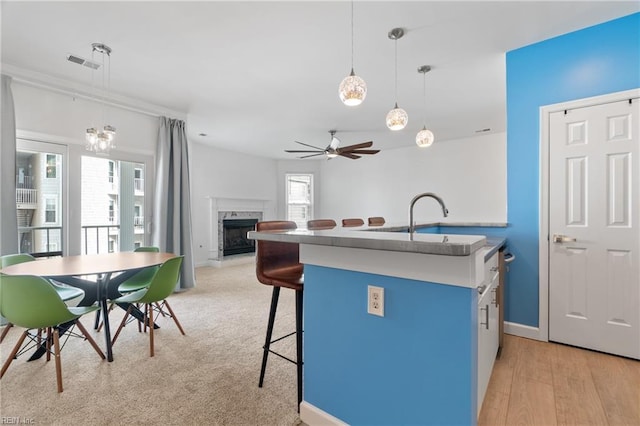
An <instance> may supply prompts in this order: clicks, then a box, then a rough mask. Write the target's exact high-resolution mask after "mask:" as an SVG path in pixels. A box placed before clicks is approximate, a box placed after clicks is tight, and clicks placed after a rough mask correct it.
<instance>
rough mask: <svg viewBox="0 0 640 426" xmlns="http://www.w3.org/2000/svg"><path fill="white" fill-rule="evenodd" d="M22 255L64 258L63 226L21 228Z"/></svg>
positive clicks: (19, 233) (19, 228)
mask: <svg viewBox="0 0 640 426" xmlns="http://www.w3.org/2000/svg"><path fill="white" fill-rule="evenodd" d="M18 236H19V240H20V253H29V254H31V255H32V256H33V257H51V256H62V226H19V227H18Z"/></svg>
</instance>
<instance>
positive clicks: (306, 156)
mask: <svg viewBox="0 0 640 426" xmlns="http://www.w3.org/2000/svg"><path fill="white" fill-rule="evenodd" d="M318 155H324V152H321V153H320V154H311V155H303V156H302V157H298V158H309V157H317V156H318Z"/></svg>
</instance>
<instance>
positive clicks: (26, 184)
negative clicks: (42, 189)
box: [16, 175, 35, 189]
mask: <svg viewBox="0 0 640 426" xmlns="http://www.w3.org/2000/svg"><path fill="white" fill-rule="evenodd" d="M16 188H24V189H35V186H34V180H33V176H22V179H20V175H16Z"/></svg>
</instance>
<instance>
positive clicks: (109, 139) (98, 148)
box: [85, 43, 116, 154]
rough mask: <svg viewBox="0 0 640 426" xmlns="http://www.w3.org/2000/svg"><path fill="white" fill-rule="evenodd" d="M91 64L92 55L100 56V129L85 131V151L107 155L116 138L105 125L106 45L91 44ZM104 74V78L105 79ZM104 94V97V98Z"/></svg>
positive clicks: (108, 87) (108, 84)
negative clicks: (97, 54) (98, 54)
mask: <svg viewBox="0 0 640 426" xmlns="http://www.w3.org/2000/svg"><path fill="white" fill-rule="evenodd" d="M91 47H92V51H91V62H95V58H94V55H95V53H96V52H98V53H100V54H101V55H102V95H101V97H102V99H103V101H102V125H103V126H102V128H100V126H98V128H96V127H95V126H91V127H90V128H88V129H87V132H86V134H85V139H86V145H85V147H86V149H87V151H93V152H95V153H98V154H108V153H109V151H111V149H113V148H115V144H114V142H113V140H114V138H115V136H116V128H115V127H113V126H112V125H110V124H106V109H107V107H106V105H105V99H107V98H108V97H109V94H110V91H111V48H110V47H109V46H107V45H106V44H102V43H92V44H91ZM105 57H106V59H107V60H108V63H109V65H108V68H109V69H108V70H107V71H105ZM94 74H95V69H92V71H91V84H92V86H93V82H94ZM105 74H106V77H105ZM105 94H106V96H105Z"/></svg>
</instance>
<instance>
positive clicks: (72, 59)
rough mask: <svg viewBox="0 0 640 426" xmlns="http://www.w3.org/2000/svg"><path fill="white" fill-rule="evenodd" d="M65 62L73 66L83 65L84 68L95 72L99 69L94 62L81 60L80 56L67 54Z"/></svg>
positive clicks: (98, 65)
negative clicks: (71, 63)
mask: <svg viewBox="0 0 640 426" xmlns="http://www.w3.org/2000/svg"><path fill="white" fill-rule="evenodd" d="M67 61H69V62H73V63H74V64H79V65H84V66H85V67H87V68H91V69H94V70H97V69H98V68H100V64H98V63H96V62H91V61H90V60H88V59H84V58H81V57H80V56H77V55H72V54H68V55H67Z"/></svg>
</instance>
